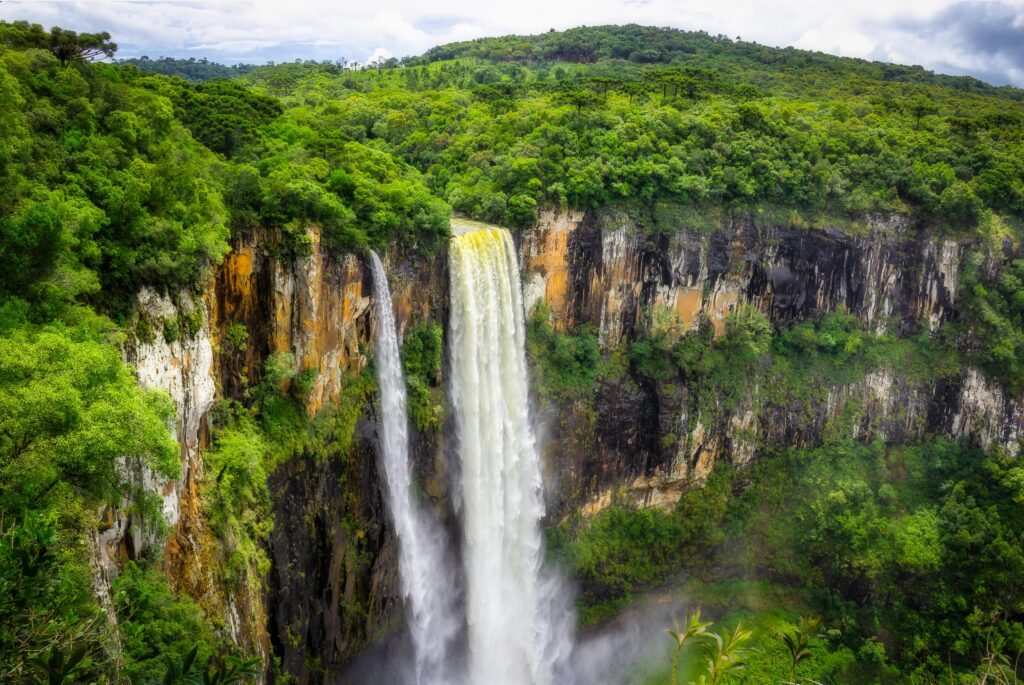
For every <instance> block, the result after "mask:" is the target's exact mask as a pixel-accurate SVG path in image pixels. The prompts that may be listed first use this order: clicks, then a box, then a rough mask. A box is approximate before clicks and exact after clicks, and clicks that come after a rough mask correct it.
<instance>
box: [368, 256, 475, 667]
mask: <svg viewBox="0 0 1024 685" xmlns="http://www.w3.org/2000/svg"><path fill="white" fill-rule="evenodd" d="M370 262H371V265H372V269H373V299H374V306H375V309H374V312H375V314H376V318H377V334H376V337H377V345H376V357H375V363H376V366H377V379H378V381H379V383H380V402H381V427H380V430H381V432H380V438H381V440H380V442H381V454H382V461H383V465H384V481H385V483H386V486H387V487H386V499H387V504H388V510H389V511H390V513H391V517H392V519H393V521H394V526H395V532H396V534H397V536H398V567H399V573H400V574H401V583H402V594H403V596H404V597H405V601H406V613H407V620H408V623H409V632H410V634H411V636H412V643H413V649H414V650H415V683H416V684H417V685H433V684H435V683H436V684H438V685H440V684H442V683H448V682H451V678H450V676H449V675H448V674H447V673H446V668H447V665H448V659H449V656H450V648H451V644H452V642H453V640H454V639H455V638H456V636H457V635H458V632H459V628H460V621H459V618H458V616H457V614H456V602H455V588H454V583H453V581H452V579H451V574H450V572H449V568H448V555H447V544H446V540H445V536H444V533H443V531H442V530H441V527H440V525H439V523H438V521H437V520H436V518H435V517H434V516H433V515H432V514H431V513H430V512H429V511H428V510H427V509H426V508H424V507H423V506H421V505H420V504H419V503H418V502H417V501H416V500H415V499H414V497H413V492H412V474H411V472H410V468H409V420H408V415H407V413H406V406H405V379H404V377H403V376H402V362H401V358H400V356H399V352H398V336H397V334H396V333H395V319H394V313H393V311H392V307H391V292H390V290H389V288H388V280H387V274H386V273H385V272H384V266H383V265H382V264H381V261H380V258H379V257H378V256H377V255H376V253H373V252H371V253H370Z"/></svg>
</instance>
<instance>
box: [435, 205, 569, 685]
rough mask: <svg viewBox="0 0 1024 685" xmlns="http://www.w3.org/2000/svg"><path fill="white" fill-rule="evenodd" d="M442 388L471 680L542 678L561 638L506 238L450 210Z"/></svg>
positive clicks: (565, 616)
mask: <svg viewBox="0 0 1024 685" xmlns="http://www.w3.org/2000/svg"><path fill="white" fill-rule="evenodd" d="M453 228H454V229H455V231H456V236H455V237H454V238H453V239H452V244H451V253H450V274H451V312H450V324H449V325H450V346H449V351H450V355H451V356H450V359H451V394H452V405H453V407H454V409H455V418H456V426H457V429H458V444H459V456H460V463H461V469H462V472H461V482H462V486H461V492H460V495H461V510H462V511H461V514H462V523H463V528H464V531H465V548H464V550H463V553H464V557H465V569H466V582H467V588H466V611H467V624H468V625H467V627H468V634H469V654H468V662H469V663H468V668H469V674H468V676H469V678H468V680H469V683H470V684H471V685H483V684H485V683H486V684H488V685H547V684H549V683H554V682H565V676H564V675H563V674H560V673H559V669H560V666H561V665H562V664H564V662H565V660H566V659H567V658H568V656H569V650H570V649H571V644H572V640H571V626H572V621H571V615H570V613H569V610H568V608H567V606H568V603H567V601H566V596H565V593H564V592H561V591H560V588H559V587H558V583H557V581H556V579H555V577H554V576H551V575H549V574H547V573H546V572H545V569H544V567H543V556H544V553H543V537H542V534H541V528H540V520H541V518H542V517H543V515H544V499H543V487H542V486H543V484H542V481H541V464H540V459H539V457H538V454H537V450H536V447H535V445H534V435H533V429H532V426H531V423H530V416H529V386H528V379H527V370H526V352H525V347H524V343H525V325H524V313H523V303H522V291H521V289H520V282H519V267H518V263H517V260H516V252H515V247H514V245H513V243H512V238H511V236H510V235H509V233H508V232H507V231H505V230H503V229H499V228H494V227H484V226H479V225H475V224H470V223H469V222H453Z"/></svg>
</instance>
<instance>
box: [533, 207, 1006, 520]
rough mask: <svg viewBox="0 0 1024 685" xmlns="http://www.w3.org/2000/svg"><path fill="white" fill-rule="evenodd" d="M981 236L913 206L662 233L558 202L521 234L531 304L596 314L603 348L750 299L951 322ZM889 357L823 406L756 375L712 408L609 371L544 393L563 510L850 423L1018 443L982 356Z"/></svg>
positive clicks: (864, 316) (856, 431) (853, 431)
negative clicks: (652, 322)
mask: <svg viewBox="0 0 1024 685" xmlns="http://www.w3.org/2000/svg"><path fill="white" fill-rule="evenodd" d="M968 247H969V245H967V244H964V243H961V242H957V241H956V240H953V239H946V238H938V237H933V236H925V235H923V234H921V233H919V232H917V231H915V230H914V229H913V228H912V227H911V226H910V225H908V224H907V222H906V220H905V219H903V218H902V217H898V216H897V217H869V218H868V220H867V221H866V225H865V226H863V227H861V229H860V230H858V231H857V232H847V231H843V230H840V229H823V230H822V229H806V228H790V227H785V226H778V225H772V224H770V223H769V224H766V225H758V224H757V223H756V222H753V221H751V220H749V219H730V220H727V221H725V222H723V224H722V225H721V226H719V227H717V228H715V229H714V230H703V231H701V230H696V229H688V228H686V227H685V226H677V227H675V228H674V230H673V231H672V232H671V233H664V232H662V233H650V232H645V231H643V230H641V229H640V228H638V227H637V225H636V223H635V222H634V221H632V220H631V219H630V218H629V217H628V216H625V215H622V214H618V213H615V212H607V213H602V214H597V215H595V214H591V213H583V212H556V211H549V212H545V213H543V214H542V215H541V218H540V220H539V221H538V223H537V225H536V226H534V227H533V228H531V229H529V230H527V231H525V232H523V234H522V235H521V237H520V254H521V264H522V268H523V271H524V275H523V282H524V290H525V291H526V306H527V307H528V308H529V307H531V306H533V305H534V304H535V303H536V302H538V301H540V300H543V301H544V302H545V303H546V304H547V305H548V308H549V309H550V311H551V318H552V324H553V327H554V329H555V330H561V331H571V330H573V329H574V328H576V327H578V326H590V327H592V328H593V329H594V330H595V331H596V333H597V338H598V340H599V344H600V347H601V348H602V351H603V352H605V353H610V352H612V351H614V350H616V348H621V347H625V346H628V345H629V343H631V342H632V341H634V340H635V339H637V337H638V336H642V335H643V334H644V333H645V328H646V326H647V325H648V322H649V318H650V314H651V311H652V310H653V309H655V308H657V307H664V308H668V309H669V310H672V311H673V312H674V313H675V315H676V316H677V317H678V320H679V322H680V323H681V324H682V326H683V327H684V328H689V327H695V326H696V325H697V323H698V320H699V319H703V320H705V321H707V322H709V323H710V325H711V326H713V328H714V331H715V333H716V334H720V333H721V332H722V331H723V330H724V325H725V318H726V316H728V315H729V313H730V312H732V311H734V310H735V309H736V307H738V306H739V305H740V304H742V303H749V304H751V305H753V306H755V307H757V308H758V309H760V310H761V311H762V312H764V314H765V315H766V316H767V317H768V319H769V320H770V321H771V323H772V324H773V326H775V327H785V326H789V325H791V324H794V323H798V322H801V321H803V320H806V319H820V318H821V317H822V316H824V315H826V314H828V313H830V312H833V311H836V310H839V309H842V310H845V311H847V312H849V313H851V314H852V315H854V316H856V317H857V318H858V319H860V321H861V322H862V323H863V326H864V328H865V329H866V330H868V331H871V332H873V333H875V334H883V333H891V334H894V335H899V336H908V335H914V334H917V333H920V332H921V331H922V330H923V329H924V330H937V329H938V327H939V326H940V325H941V324H942V323H943V322H945V321H946V320H947V319H949V318H950V317H952V316H955V313H956V310H955V304H956V298H957V274H958V269H959V267H960V264H961V261H962V260H963V258H964V255H965V253H966V250H967V249H968ZM902 372H903V370H902V369H899V368H880V369H876V370H873V371H871V372H870V373H868V374H867V376H866V377H864V378H862V379H858V380H855V381H853V382H850V383H846V384H841V383H835V384H830V385H829V386H827V387H823V388H821V389H820V392H817V393H816V394H815V401H814V402H813V403H811V404H810V406H785V405H778V404H771V403H768V402H766V401H765V398H764V397H763V395H765V392H764V389H763V388H760V387H758V386H757V384H756V382H754V379H751V385H750V387H749V388H747V390H746V392H745V395H744V397H743V399H742V400H741V401H740V402H738V403H737V405H736V406H735V407H732V408H730V409H729V410H728V411H725V412H724V413H718V415H716V416H715V417H713V419H712V420H710V421H709V417H706V416H702V415H701V413H700V411H699V408H697V407H695V406H694V402H693V401H692V400H693V398H692V397H690V396H689V394H688V393H687V388H685V387H680V386H679V384H677V383H660V382H659V383H652V382H649V381H646V382H645V381H644V379H641V378H638V377H634V376H630V375H626V376H624V377H622V378H615V379H611V380H602V381H599V382H598V383H597V387H596V390H595V394H594V397H593V398H584V399H583V400H576V401H569V402H566V401H561V402H554V403H541V406H542V407H543V408H542V411H541V415H542V417H543V421H544V427H545V432H544V435H545V436H546V440H545V443H544V446H543V447H544V451H545V453H546V455H547V457H548V463H549V465H550V468H551V471H552V476H553V478H554V479H556V480H557V482H558V487H557V489H556V491H555V492H554V493H553V499H554V500H555V502H554V504H555V506H556V511H557V512H558V513H559V514H561V515H567V514H569V513H572V512H574V511H582V512H583V513H585V514H592V513H595V512H597V511H599V510H600V509H602V508H603V507H605V506H608V505H609V504H610V503H612V502H613V501H619V502H621V503H623V504H626V505H630V506H671V505H672V504H674V503H675V501H676V500H677V499H678V497H679V496H680V494H681V493H682V490H683V488H684V487H685V486H686V484H687V482H688V479H690V478H691V477H696V478H697V479H698V480H699V479H700V478H703V477H704V476H706V475H707V473H708V472H709V471H710V470H711V468H712V467H713V466H714V464H715V462H716V461H718V460H721V459H725V460H728V461H730V462H732V463H734V464H736V465H743V464H745V463H747V462H749V461H750V460H751V459H753V458H755V457H756V456H758V455H759V454H762V453H764V452H766V451H769V450H772V449H783V448H785V447H788V446H802V445H814V444H818V443H820V442H821V441H822V440H823V439H824V437H825V436H826V434H827V433H828V432H829V431H833V432H834V431H835V430H837V429H838V428H839V426H838V425H837V421H839V420H840V419H841V420H842V421H844V422H845V423H844V426H843V429H844V430H845V432H846V434H848V435H851V436H852V437H853V438H854V439H858V440H870V439H873V438H875V437H879V438H882V439H884V440H886V441H889V442H893V443H900V442H908V441H912V440H918V439H921V438H923V437H924V436H925V435H927V434H938V435H944V436H947V437H949V438H951V439H957V438H968V439H973V440H976V441H978V442H979V443H981V444H982V445H983V446H985V447H986V448H989V447H992V446H997V445H998V446H1000V447H1001V448H1003V449H1005V450H1007V451H1008V452H1010V453H1013V454H1016V453H1017V451H1018V450H1019V448H1020V445H1019V440H1020V439H1021V437H1022V436H1024V406H1022V405H1021V404H1020V403H1019V402H1016V401H1014V400H1012V399H1010V398H1007V397H1006V396H1005V394H1004V393H1003V391H1002V390H1001V389H1000V388H999V387H998V386H997V385H994V384H992V383H990V382H989V381H987V380H986V379H985V378H984V377H983V376H982V375H981V374H980V373H979V372H978V371H977V370H976V369H973V368H966V369H964V370H963V371H962V373H960V375H959V376H957V377H955V378H949V379H941V380H940V381H938V382H933V383H925V384H922V383H920V382H915V381H913V380H911V379H910V378H908V376H907V375H906V374H904V373H902Z"/></svg>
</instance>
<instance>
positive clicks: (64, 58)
mask: <svg viewBox="0 0 1024 685" xmlns="http://www.w3.org/2000/svg"><path fill="white" fill-rule="evenodd" d="M49 49H50V52H52V53H53V54H54V55H55V56H56V57H57V59H59V60H60V63H61V66H65V67H66V66H67V65H68V64H70V63H71V62H87V61H91V60H93V59H96V58H97V57H99V56H101V55H103V56H106V57H113V56H114V53H116V52H117V43H113V42H111V40H110V34H109V33H107V32H106V31H104V32H102V33H75V32H74V31H68V30H67V29H62V28H60V27H59V26H54V27H53V28H52V29H50V45H49Z"/></svg>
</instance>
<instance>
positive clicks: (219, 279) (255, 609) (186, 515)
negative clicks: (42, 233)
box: [94, 227, 446, 682]
mask: <svg viewBox="0 0 1024 685" xmlns="http://www.w3.org/2000/svg"><path fill="white" fill-rule="evenodd" d="M306 244H307V245H308V250H306V251H304V252H303V253H302V254H298V255H295V254H291V253H289V252H288V251H287V250H284V249H282V248H281V246H280V245H278V243H277V241H276V239H275V237H274V235H273V234H271V233H270V232H252V233H248V234H244V235H241V236H239V237H238V238H237V239H236V240H235V245H234V246H233V249H232V251H231V252H230V253H229V254H228V255H227V256H226V258H225V260H224V261H223V263H222V264H221V265H219V266H218V267H216V268H215V269H214V270H213V272H212V273H211V275H210V279H209V282H208V284H207V286H206V288H205V290H204V292H203V293H202V294H201V296H193V295H192V294H190V293H179V294H177V295H175V296H173V297H172V296H168V295H162V294H159V293H156V292H153V291H150V290H143V291H142V292H140V293H139V297H138V307H137V311H138V325H137V326H136V329H137V330H138V331H139V335H137V336H136V339H134V340H132V341H131V342H130V343H129V344H127V345H126V346H125V348H124V356H125V359H126V361H127V362H128V363H129V364H131V365H132V366H133V367H134V368H135V371H136V375H137V377H138V380H139V383H140V384H141V385H143V386H145V387H151V388H157V389H161V390H164V391H165V392H167V393H168V394H169V395H170V396H171V398H172V400H173V402H174V405H175V409H176V419H175V424H174V425H173V426H169V427H168V430H171V431H172V433H173V434H174V436H175V437H176V439H177V441H178V443H179V445H180V446H181V460H182V461H181V464H182V469H181V476H180V478H179V479H177V480H176V481H172V482H162V481H160V480H159V479H158V478H157V477H156V476H155V475H154V474H152V473H150V472H148V471H145V470H142V471H140V472H139V473H138V474H137V478H138V479H139V480H140V482H141V483H142V484H143V485H144V486H145V487H146V488H147V489H148V490H150V491H151V492H154V493H157V494H159V495H160V497H161V499H162V513H163V517H164V521H165V523H166V524H167V525H168V526H169V527H170V528H171V530H172V533H171V535H170V536H169V537H168V538H167V541H166V544H165V547H164V549H163V550H162V562H161V563H162V565H163V567H164V569H165V571H166V572H167V575H168V577H169V578H170V580H171V583H172V585H173V586H174V587H175V588H176V589H177V590H178V591H180V592H183V593H185V594H188V595H189V596H191V597H193V598H194V599H196V600H197V602H198V603H199V604H200V606H202V607H203V608H204V609H205V610H206V611H207V613H209V614H211V615H213V616H216V617H219V621H218V623H220V624H222V625H224V626H225V629H226V630H227V632H228V633H229V635H230V637H231V638H232V639H233V640H234V641H235V642H236V643H237V644H238V645H240V646H241V648H242V649H243V651H244V652H246V653H249V654H258V655H261V656H262V657H263V658H264V662H265V663H266V664H268V665H269V664H270V661H271V657H277V658H278V659H279V661H280V664H281V666H282V668H283V669H284V671H285V672H287V673H289V674H291V675H292V676H294V677H295V678H296V682H321V681H324V680H325V679H329V675H330V674H331V673H333V672H336V671H337V669H338V668H339V667H340V665H341V664H343V663H344V662H346V661H347V660H348V659H349V658H351V656H352V655H353V654H355V653H356V651H357V650H358V649H359V648H360V647H362V646H363V645H365V644H366V642H367V641H368V640H369V639H370V638H371V637H373V636H375V635H379V634H382V633H383V632H385V631H386V630H387V629H389V628H390V627H392V626H393V625H394V621H395V619H396V616H397V613H396V608H397V607H398V606H399V604H398V600H397V597H398V587H399V583H398V578H397V565H396V564H397V561H396V557H395V542H394V540H393V538H392V537H391V535H392V533H391V532H390V530H389V526H387V525H386V523H385V521H386V517H385V513H384V511H383V505H382V503H381V500H380V488H379V476H378V474H377V460H376V456H375V445H376V437H375V434H374V430H375V425H376V422H375V421H374V420H373V411H374V408H373V398H372V397H364V396H362V395H360V396H358V397H355V398H353V397H343V393H344V392H346V388H347V387H348V384H349V383H350V381H351V379H352V378H354V377H355V376H356V375H358V374H359V372H361V370H362V369H363V368H364V367H365V366H366V364H367V363H368V358H369V356H370V346H371V340H372V332H373V331H372V327H373V321H372V318H371V315H370V305H371V302H370V292H371V287H370V286H371V284H370V282H369V274H368V270H367V269H366V268H364V265H363V262H362V260H361V259H360V258H359V257H358V256H356V255H353V254H335V253H332V252H331V251H329V250H327V249H325V248H324V247H323V246H321V244H320V239H319V231H318V230H317V229H316V228H315V227H313V228H311V229H309V232H308V240H307V241H306ZM384 259H385V262H386V264H387V267H388V273H389V274H390V277H391V279H392V284H391V287H392V292H393V293H394V304H395V309H396V324H397V325H398V328H399V331H400V333H401V334H404V333H405V331H406V330H407V329H408V327H409V326H411V325H415V324H418V323H421V322H423V321H425V320H427V319H429V318H439V317H441V316H443V312H444V308H445V303H444V295H445V291H446V271H445V263H446V260H445V259H444V258H443V255H442V256H440V257H439V258H437V259H433V260H428V259H423V258H422V257H415V256H408V255H405V254H403V253H402V252H401V251H399V250H394V251H390V252H389V253H388V254H385V255H384ZM275 354H287V355H291V359H294V362H295V366H296V370H297V371H298V372H299V373H302V372H305V373H306V374H307V376H308V378H309V379H310V382H309V384H308V391H307V392H306V395H305V402H304V404H305V407H306V410H307V413H308V415H309V416H310V417H311V420H312V421H313V425H321V424H322V425H323V426H324V428H323V436H322V439H323V443H322V444H320V445H318V447H317V449H315V450H305V451H303V452H302V453H300V454H298V455H297V456H296V457H295V458H294V459H291V460H289V461H288V462H286V463H285V464H283V465H282V466H281V467H279V468H278V469H277V470H276V472H275V473H274V474H273V475H272V477H271V481H270V489H271V498H272V501H273V515H274V529H273V532H272V534H271V538H270V540H269V541H268V548H269V549H268V552H269V556H270V562H271V570H270V573H269V575H268V576H267V577H264V578H262V579H260V574H259V573H258V572H257V571H256V569H252V574H251V575H250V578H256V579H257V580H256V581H255V582H248V583H237V582H235V583H232V584H228V583H227V582H226V581H225V567H226V563H227V557H228V555H229V554H230V551H231V550H230V549H228V548H227V547H228V545H227V543H226V542H225V541H223V540H220V539H218V538H217V537H216V536H215V535H214V534H213V533H212V532H211V531H210V529H209V526H208V525H207V522H206V515H205V513H204V511H203V501H202V482H203V481H202V475H203V450H204V449H205V448H206V447H208V446H209V445H208V443H209V437H208V436H209V428H208V414H209V412H210V409H211V408H212V406H213V405H214V403H215V401H217V400H219V399H230V400H238V401H241V402H243V403H245V402H247V401H248V399H247V397H248V390H249V389H250V388H252V387H254V386H255V385H256V384H258V383H259V382H260V380H261V379H262V377H263V369H264V364H265V363H266V360H267V359H268V358H269V357H270V356H271V355H275ZM345 402H348V403H349V404H351V403H353V402H355V403H357V404H359V405H361V406H359V407H357V410H358V413H359V414H360V415H361V416H362V418H360V419H359V420H358V424H357V429H356V434H355V439H354V440H353V441H351V443H346V444H336V443H335V441H334V437H333V433H332V430H331V428H330V426H331V420H332V419H331V415H332V413H333V412H334V411H335V408H336V407H337V406H339V405H340V404H343V403H345ZM321 415H324V416H325V417H326V418H325V419H324V420H323V421H321V422H320V423H317V421H318V417H320V416H321ZM417 445H418V447H419V449H418V450H417V455H418V457H419V458H420V459H421V460H422V461H423V462H424V468H425V470H427V471H434V470H435V468H436V464H437V463H438V460H439V458H438V455H437V454H436V453H435V451H436V449H437V445H438V440H437V436H417ZM126 468H127V465H126ZM421 470H423V469H421ZM435 490H438V488H435ZM436 494H439V495H443V494H444V492H443V488H442V489H441V490H439V491H438V492H437V493H436ZM105 518H106V525H105V526H104V528H103V530H102V531H101V532H100V533H98V534H97V536H96V539H95V541H94V544H95V549H96V555H95V564H94V566H95V574H96V579H97V583H96V585H97V592H98V594H99V595H100V598H101V599H105V600H106V601H105V604H104V606H107V607H108V609H111V608H112V607H110V601H109V596H110V583H111V582H112V580H113V579H114V578H115V577H116V575H117V573H118V572H119V569H120V568H121V567H122V566H123V564H124V562H125V561H126V560H127V559H132V558H136V557H138V556H139V555H141V554H142V553H143V552H145V551H146V550H147V548H150V547H151V546H152V545H153V544H154V542H155V540H156V539H157V538H156V536H155V535H154V532H155V531H153V530H149V529H147V528H146V527H144V526H142V525H141V524H139V523H137V522H135V521H133V520H132V518H131V517H130V516H127V515H124V514H122V513H121V512H120V511H118V510H115V509H111V510H109V511H108V512H106V513H105ZM110 615H111V616H113V614H112V611H111V612H110ZM314 654H315V655H316V658H311V656H310V655H314Z"/></svg>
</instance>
